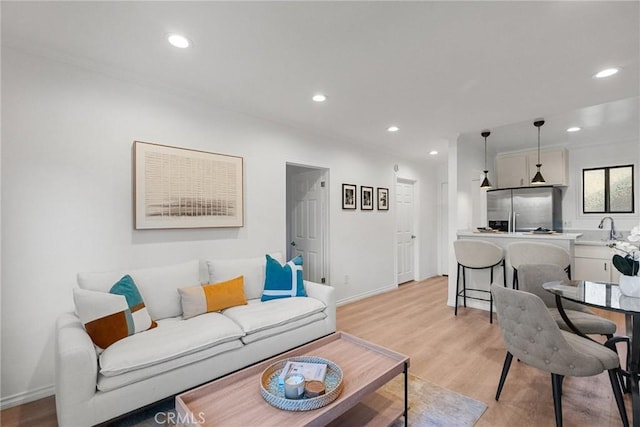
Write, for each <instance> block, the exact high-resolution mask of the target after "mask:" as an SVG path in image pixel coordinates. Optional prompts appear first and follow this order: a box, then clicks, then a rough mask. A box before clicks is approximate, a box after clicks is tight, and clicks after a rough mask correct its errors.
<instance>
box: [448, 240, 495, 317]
mask: <svg viewBox="0 0 640 427" xmlns="http://www.w3.org/2000/svg"><path fill="white" fill-rule="evenodd" d="M453 250H454V252H455V254H456V260H457V261H458V271H457V272H456V274H457V278H456V306H455V311H454V314H455V315H456V316H457V315H458V299H459V298H460V297H462V299H463V303H464V306H465V307H466V306H467V298H470V299H475V300H479V301H489V323H493V296H492V294H491V291H490V290H489V289H490V287H491V283H493V269H494V267H497V266H502V280H503V282H504V287H505V288H506V287H507V278H506V276H505V260H504V249H502V248H501V247H500V246H498V245H496V244H494V243H491V242H487V241H485V240H475V239H473V240H471V239H469V240H464V239H461V240H456V241H454V242H453ZM467 268H471V269H473V270H483V269H487V268H489V269H491V278H490V283H489V286H488V287H487V289H486V290H485V289H478V288H467V280H466V275H465V271H466V269H467ZM460 270H462V289H460ZM467 291H472V292H477V293H478V294H484V293H486V294H489V295H488V298H486V297H484V296H468V295H467Z"/></svg>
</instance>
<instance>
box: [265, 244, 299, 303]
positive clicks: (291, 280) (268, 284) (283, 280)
mask: <svg viewBox="0 0 640 427" xmlns="http://www.w3.org/2000/svg"><path fill="white" fill-rule="evenodd" d="M302 276H303V274H302V255H298V256H297V257H295V258H294V259H292V260H291V261H289V262H287V263H286V264H285V265H282V264H280V262H278V261H277V260H275V259H273V258H272V257H270V256H269V255H267V256H266V270H265V279H264V290H263V291H262V297H261V299H262V301H268V300H272V299H277V298H290V297H306V296H307V293H306V292H305V290H304V283H303V277H302Z"/></svg>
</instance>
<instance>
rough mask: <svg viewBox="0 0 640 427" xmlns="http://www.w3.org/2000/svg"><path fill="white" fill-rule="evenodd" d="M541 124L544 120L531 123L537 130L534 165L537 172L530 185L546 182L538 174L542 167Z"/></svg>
mask: <svg viewBox="0 0 640 427" xmlns="http://www.w3.org/2000/svg"><path fill="white" fill-rule="evenodd" d="M543 124H544V120H536V121H535V122H533V125H534V126H535V127H537V128H538V163H537V164H536V168H538V171H537V172H536V175H535V176H534V177H533V179H532V180H531V183H532V184H544V183H545V182H546V181H545V180H544V178H543V177H542V174H541V173H540V167H541V166H542V163H540V127H542V125H543Z"/></svg>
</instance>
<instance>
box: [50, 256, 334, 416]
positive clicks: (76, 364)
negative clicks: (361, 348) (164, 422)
mask: <svg viewBox="0 0 640 427" xmlns="http://www.w3.org/2000/svg"><path fill="white" fill-rule="evenodd" d="M272 256H274V257H275V258H276V259H278V260H279V261H280V262H282V256H281V255H279V254H275V255H272ZM264 269H265V258H264V257H256V258H247V259H236V260H209V261H203V260H193V261H189V262H186V263H181V264H176V265H170V266H163V267H157V268H149V269H140V270H132V271H115V272H106V273H81V274H79V275H78V285H79V287H80V288H82V289H88V290H97V291H103V292H109V289H110V287H111V286H112V285H113V283H115V282H116V281H117V280H118V279H120V278H121V277H122V276H123V275H124V274H129V275H130V276H132V277H133V279H134V280H135V282H136V284H137V286H138V288H139V291H140V293H141V294H142V297H143V299H144V302H145V305H146V307H147V309H148V311H149V315H150V316H151V318H152V319H153V320H154V321H156V322H157V324H158V326H157V327H155V328H153V329H149V330H147V331H144V332H140V333H137V334H135V335H131V336H129V337H127V338H125V339H122V340H120V341H117V342H115V343H114V344H112V345H110V346H109V347H107V348H106V349H105V350H104V351H102V352H100V351H99V350H97V348H96V347H95V346H94V344H93V342H92V341H91V338H90V337H89V335H88V334H87V333H86V331H85V329H84V327H83V325H82V323H81V322H80V320H79V318H78V316H77V315H76V314H75V313H65V314H63V315H61V316H60V317H59V319H58V322H57V337H56V361H55V362H56V408H57V417H58V423H59V425H60V426H73V427H80V426H90V425H95V424H99V423H102V422H104V421H108V420H110V419H113V418H115V417H118V416H120V415H122V414H126V413H128V412H131V411H133V410H135V409H138V408H141V407H143V406H145V405H148V404H151V403H153V402H156V401H158V400H162V399H164V398H167V397H170V396H172V395H175V394H177V393H180V392H182V391H184V390H187V389H190V388H193V387H195V386H197V385H200V384H203V383H205V382H208V381H211V380H213V379H215V378H218V377H221V376H223V375H225V374H228V373H231V372H233V371H236V370H238V369H241V368H243V367H246V366H248V365H251V364H254V363H256V362H258V361H261V360H263V359H266V358H268V357H271V356H274V355H276V354H279V353H281V352H284V351H286V350H289V349H291V348H293V347H297V346H299V345H302V344H304V343H307V342H309V341H312V340H315V339H317V338H320V337H322V336H325V335H328V334H330V333H332V332H335V330H336V303H335V295H334V290H333V288H332V287H330V286H326V285H321V284H318V283H312V282H308V281H305V282H304V284H305V290H306V293H307V297H294V298H283V299H276V300H271V301H265V302H261V301H260V296H261V292H262V288H263V283H264ZM238 275H243V276H244V291H245V296H246V298H247V300H248V304H247V305H241V306H236V307H231V308H228V309H225V310H222V311H220V312H211V313H206V314H202V315H199V316H196V317H192V318H189V319H186V320H185V319H183V318H182V316H181V314H182V309H181V303H180V296H179V293H178V290H177V289H178V288H182V287H187V286H194V285H199V284H204V283H217V282H220V281H223V280H227V279H230V278H233V277H237V276H238ZM256 386H257V385H256Z"/></svg>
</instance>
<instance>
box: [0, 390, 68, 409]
mask: <svg viewBox="0 0 640 427" xmlns="http://www.w3.org/2000/svg"><path fill="white" fill-rule="evenodd" d="M55 392H56V390H55V386H54V385H53V384H52V385H48V386H44V387H40V388H37V389H35V390H29V391H25V392H22V393H17V394H14V395H13V396H7V397H2V398H0V409H7V408H11V407H13V406H18V405H23V404H25V403H29V402H33V401H35V400H40V399H43V398H45V397H49V396H53V395H54V394H55Z"/></svg>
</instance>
